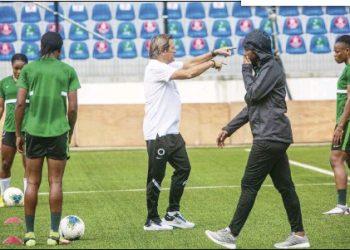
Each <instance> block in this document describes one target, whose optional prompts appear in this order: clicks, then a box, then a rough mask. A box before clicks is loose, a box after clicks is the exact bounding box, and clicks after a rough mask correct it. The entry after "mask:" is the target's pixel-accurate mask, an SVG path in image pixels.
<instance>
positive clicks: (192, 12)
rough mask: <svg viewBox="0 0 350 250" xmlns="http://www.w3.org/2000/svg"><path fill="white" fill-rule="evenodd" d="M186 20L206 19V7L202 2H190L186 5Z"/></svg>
mask: <svg viewBox="0 0 350 250" xmlns="http://www.w3.org/2000/svg"><path fill="white" fill-rule="evenodd" d="M186 18H188V19H203V18H205V10H204V6H203V4H202V3H201V2H188V3H187V5H186Z"/></svg>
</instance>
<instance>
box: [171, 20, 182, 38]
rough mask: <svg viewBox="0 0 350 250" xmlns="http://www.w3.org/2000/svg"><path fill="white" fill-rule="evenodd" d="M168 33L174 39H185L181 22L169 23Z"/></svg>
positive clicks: (172, 21) (173, 21)
mask: <svg viewBox="0 0 350 250" xmlns="http://www.w3.org/2000/svg"><path fill="white" fill-rule="evenodd" d="M168 33H169V34H170V35H172V36H173V38H183V37H184V30H183V27H182V24H181V22H179V21H175V20H169V21H168Z"/></svg>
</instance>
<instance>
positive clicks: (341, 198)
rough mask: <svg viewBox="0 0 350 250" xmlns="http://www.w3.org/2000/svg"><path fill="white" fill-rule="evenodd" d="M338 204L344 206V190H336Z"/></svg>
mask: <svg viewBox="0 0 350 250" xmlns="http://www.w3.org/2000/svg"><path fill="white" fill-rule="evenodd" d="M338 204H340V205H344V206H345V205H346V189H338Z"/></svg>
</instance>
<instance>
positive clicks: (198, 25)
mask: <svg viewBox="0 0 350 250" xmlns="http://www.w3.org/2000/svg"><path fill="white" fill-rule="evenodd" d="M187 34H188V36H189V37H193V38H195V37H206V36H207V35H208V32H207V26H206V25H205V22H204V21H203V20H192V21H191V22H190V24H189V25H188V32H187Z"/></svg>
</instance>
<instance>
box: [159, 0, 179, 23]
mask: <svg viewBox="0 0 350 250" xmlns="http://www.w3.org/2000/svg"><path fill="white" fill-rule="evenodd" d="M166 10H167V15H168V19H169V20H170V19H181V18H182V11H181V6H180V4H179V3H171V2H168V3H167V9H166ZM163 14H165V13H163Z"/></svg>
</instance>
